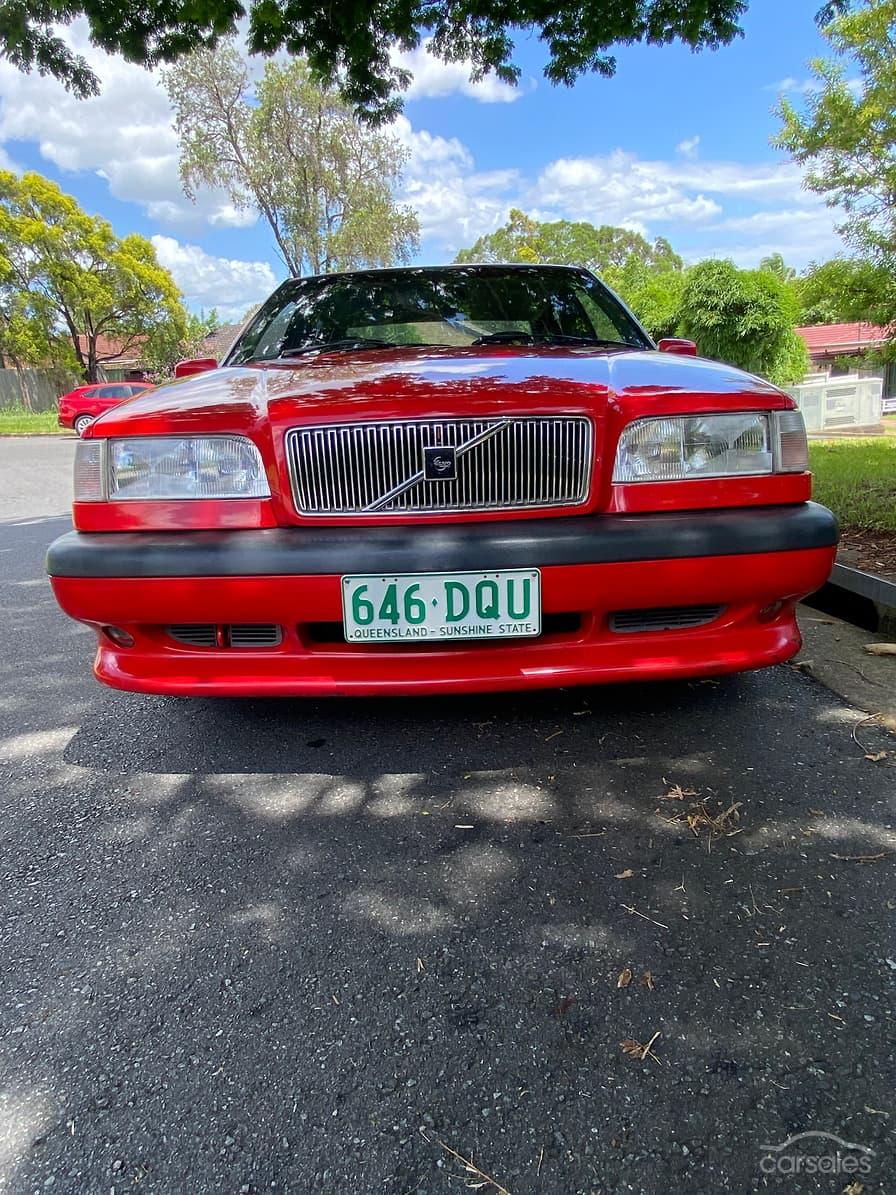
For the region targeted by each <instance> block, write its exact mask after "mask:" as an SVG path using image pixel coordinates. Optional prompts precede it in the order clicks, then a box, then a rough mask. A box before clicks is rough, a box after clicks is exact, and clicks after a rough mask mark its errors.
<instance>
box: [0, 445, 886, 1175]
mask: <svg viewBox="0 0 896 1195" xmlns="http://www.w3.org/2000/svg"><path fill="white" fill-rule="evenodd" d="M71 456H72V443H71V442H70V441H63V440H58V439H47V440H39V439H19V440H3V441H0V518H2V520H3V521H2V523H0V562H2V568H0V585H2V611H3V619H2V622H0V661H2V665H0V666H2V669H3V676H4V680H3V685H2V691H0V802H2V804H0V808H2V810H3V825H2V831H3V848H2V859H0V876H2V897H0V899H2V917H0V962H2V982H0V1186H2V1185H3V1183H4V1181H5V1185H6V1189H8V1190H10V1191H13V1192H31V1191H44V1190H46V1189H53V1190H54V1191H55V1192H77V1193H79V1195H82V1193H84V1192H91V1193H92V1192H102V1193H104V1195H108V1193H109V1192H115V1193H119V1192H125V1191H132V1190H139V1191H141V1192H174V1191H189V1192H191V1193H197V1192H198V1193H202V1192H213V1191H214V1192H217V1191H226V1192H262V1191H277V1192H284V1191H290V1192H298V1193H301V1195H304V1193H306V1192H328V1193H335V1192H348V1193H352V1195H355V1193H362V1195H366V1193H368V1192H369V1193H374V1192H385V1193H395V1195H399V1193H400V1195H405V1193H409V1192H427V1193H430V1192H431V1193H438V1192H443V1191H446V1192H450V1191H452V1190H453V1191H458V1190H463V1189H464V1187H463V1183H464V1173H465V1172H464V1166H463V1163H462V1162H461V1160H460V1159H459V1158H458V1157H457V1156H455V1154H456V1155H461V1157H462V1158H464V1159H468V1160H469V1159H471V1158H472V1159H473V1160H474V1162H475V1165H476V1166H477V1167H479V1168H480V1169H481V1171H482V1172H484V1174H485V1175H486V1176H489V1177H490V1178H491V1179H492V1180H494V1185H493V1186H491V1187H484V1188H481V1189H483V1190H486V1191H489V1190H491V1191H500V1190H505V1191H508V1192H512V1195H526V1193H535V1192H551V1193H554V1192H556V1193H558V1195H573V1193H577V1192H583V1193H589V1195H590V1193H597V1192H614V1193H615V1192H623V1191H626V1192H628V1191H633V1192H649V1193H653V1192H659V1191H663V1192H665V1191H669V1192H679V1191H681V1192H709V1191H712V1192H717V1191H732V1192H748V1191H754V1190H781V1191H786V1192H802V1191H832V1192H841V1191H843V1190H844V1188H847V1187H848V1185H849V1184H850V1183H858V1184H859V1186H856V1187H852V1188H849V1189H850V1190H853V1191H859V1190H860V1189H864V1191H866V1192H871V1191H883V1190H885V1189H890V1190H892V1185H891V1184H892V1177H893V1174H894V1172H896V1156H894V1153H896V1151H894V1129H896V1102H894V1098H893V1093H894V1090H896V1083H894V1056H896V1050H894V1028H893V1021H892V1014H893V992H894V981H896V934H894V907H896V886H894V882H893V878H894V859H896V856H894V855H893V854H892V853H889V854H888V852H893V851H894V850H896V832H894V810H893V805H894V798H896V783H894V780H896V768H894V766H893V760H894V757H893V754H892V752H893V741H892V739H888V738H887V737H886V735H885V733H884V732H883V731H882V730H878V729H876V728H875V727H873V726H871V725H868V724H866V725H862V726H859V727H858V729H856V734H857V736H858V738H859V740H861V742H862V744H863V745H862V747H860V746H858V744H857V742H856V741H855V740H854V738H853V730H854V729H855V728H856V724H857V722H858V720H859V718H860V715H858V714H856V713H855V712H854V711H851V710H850V709H848V708H846V707H845V706H844V705H843V704H842V702H841V700H840V699H839V698H836V697H835V696H834V695H833V694H832V693H830V692H828V691H827V690H826V689H824V688H822V687H821V686H820V685H818V684H817V683H816V682H815V681H814V680H812V679H811V677H809V676H807V675H804V674H803V673H802V672H800V671H797V670H795V669H793V668H791V667H789V666H784V667H779V668H776V669H773V670H770V671H766V672H762V673H755V674H750V675H746V676H743V677H739V678H733V679H730V680H725V681H712V682H701V683H691V684H686V683H681V684H665V685H651V686H630V687H618V688H612V689H589V690H579V691H574V690H570V691H566V692H558V693H546V694H537V695H530V696H522V697H521V696H512V697H488V698H476V699H450V700H449V699H441V700H433V701H421V700H415V701H406V700H389V701H386V700H379V701H368V702H362V701H344V700H340V701H331V702H321V701H250V700H244V701H243V700H241V701H237V700H232V701H210V700H203V701H187V700H169V699H164V698H152V697H142V696H130V695H127V694H124V693H114V692H112V691H109V690H105V689H101V688H100V687H99V686H97V685H96V684H95V683H94V682H93V680H92V679H91V676H90V656H91V643H92V636H91V635H90V633H89V632H87V631H86V630H85V629H83V628H80V627H78V626H76V625H74V624H73V623H70V622H69V621H67V620H66V619H65V618H64V617H63V616H62V615H61V614H60V613H59V612H58V611H57V609H56V607H55V604H54V602H53V599H52V596H51V594H50V591H49V588H48V586H47V583H46V580H45V578H44V575H43V553H44V550H45V547H46V545H47V543H48V542H49V541H50V540H51V539H52V538H53V537H54V536H56V535H57V534H59V533H60V532H62V531H63V530H64V529H65V528H66V527H67V525H68V518H67V515H66V513H65V512H66V507H67V502H68V492H69V469H70V463H71ZM866 750H867V751H868V753H874V752H875V751H879V750H888V751H890V752H891V755H890V756H889V758H887V759H884V760H882V761H880V762H877V763H874V762H872V761H870V760H867V759H865V758H864V756H865V754H866ZM675 786H679V787H678V788H677V789H676V787H675ZM686 790H694V792H693V794H690V793H688V792H687V791H686ZM668 793H672V794H673V795H672V796H671V797H666V796H665V794H668ZM676 796H678V797H680V799H676ZM701 810H702V812H701ZM689 813H690V816H691V825H689V824H688V820H687V818H688V815H689ZM726 814H727V816H725V815H726ZM704 815H708V817H709V819H710V820H711V822H712V823H713V824H708V823H707V820H706V818H705V817H704ZM657 1035H658V1036H657ZM624 1042H625V1043H628V1044H627V1046H626V1048H625V1049H624V1048H623V1046H622V1044H621V1043H624ZM650 1043H652V1045H651V1044H650ZM648 1045H650V1050H649V1052H645V1049H644V1047H647V1046H648ZM804 1132H816V1133H818V1132H823V1133H830V1134H836V1136H837V1137H839V1138H841V1139H842V1140H843V1141H845V1142H847V1143H849V1144H850V1145H852V1146H855V1147H859V1146H860V1147H864V1148H863V1149H862V1148H845V1147H843V1146H840V1147H839V1149H840V1157H839V1161H838V1160H837V1149H838V1146H837V1144H836V1142H832V1141H831V1140H829V1139H827V1138H823V1137H810V1138H802V1139H801V1140H800V1141H798V1142H796V1143H794V1144H792V1145H790V1146H786V1147H785V1148H784V1149H783V1150H780V1151H773V1150H770V1149H769V1148H764V1147H766V1146H772V1145H780V1144H781V1143H782V1142H785V1141H786V1140H787V1139H788V1138H789V1137H791V1136H793V1135H795V1134H799V1133H804ZM451 1151H455V1154H452V1152H451ZM867 1151H872V1152H867ZM825 1165H827V1167H828V1171H827V1172H825V1173H823V1174H822V1175H821V1176H819V1174H818V1173H814V1172H813V1171H817V1170H818V1169H819V1168H821V1169H822V1171H824V1166H825ZM831 1169H833V1171H834V1173H831ZM465 1177H466V1180H467V1181H469V1182H470V1183H471V1184H472V1183H474V1182H477V1181H478V1182H482V1181H484V1179H482V1178H477V1177H476V1176H475V1175H473V1174H471V1173H467V1174H466V1175H465Z"/></svg>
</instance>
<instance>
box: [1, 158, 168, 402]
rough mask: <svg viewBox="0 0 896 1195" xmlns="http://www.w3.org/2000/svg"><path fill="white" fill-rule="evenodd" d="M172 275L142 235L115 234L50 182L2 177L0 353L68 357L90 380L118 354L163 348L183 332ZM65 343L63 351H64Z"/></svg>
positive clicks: (34, 358) (37, 358) (19, 359)
mask: <svg viewBox="0 0 896 1195" xmlns="http://www.w3.org/2000/svg"><path fill="white" fill-rule="evenodd" d="M186 319H187V316H186V312H185V311H184V308H183V305H182V303H181V300H180V294H179V292H178V290H177V287H176V286H175V284H174V280H173V279H172V277H171V275H170V274H169V273H168V271H167V270H165V269H164V268H163V267H162V266H160V265H159V263H158V261H157V260H156V255H155V250H154V249H153V246H152V245H151V244H150V242H149V241H147V240H146V239H145V238H144V237H141V236H137V235H132V236H127V237H122V238H119V237H116V236H115V234H114V233H113V231H112V227H111V225H110V224H108V223H107V222H106V221H105V220H103V219H101V218H100V217H99V216H91V215H88V214H87V213H86V212H84V211H82V209H81V208H80V207H79V206H78V204H77V203H76V202H75V200H74V199H73V198H72V197H71V196H70V195H66V194H64V192H63V191H61V190H60V188H59V187H58V186H57V185H56V184H55V183H53V182H51V181H50V180H49V179H46V178H44V177H43V176H42V175H39V174H24V175H23V176H22V177H21V178H19V177H17V176H16V175H15V174H12V173H10V172H9V171H0V351H3V352H4V354H5V355H9V356H10V358H11V359H12V360H13V361H15V362H16V363H19V364H23V365H29V364H37V363H41V362H44V361H46V360H47V359H50V360H59V359H60V358H61V357H67V358H68V360H69V361H71V360H74V361H76V362H77V364H78V365H79V366H80V368H81V371H82V372H83V374H84V376H85V378H86V379H87V380H88V381H91V382H92V381H96V379H97V376H98V369H99V367H100V365H102V364H103V362H104V360H109V359H111V357H110V356H109V354H108V351H107V350H105V349H104V347H103V346H104V343H105V342H106V341H107V340H111V341H114V342H116V346H117V347H116V353H115V354H114V355H117V354H118V352H119V351H124V352H128V351H129V350H133V351H135V352H138V353H139V354H140V355H144V354H146V353H152V352H160V353H161V352H163V351H164V346H165V345H176V344H177V343H179V341H180V340H182V339H183V337H184V335H185V332H186ZM63 346H65V347H64V352H63V351H62V350H63Z"/></svg>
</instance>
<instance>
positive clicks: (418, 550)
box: [47, 502, 838, 578]
mask: <svg viewBox="0 0 896 1195" xmlns="http://www.w3.org/2000/svg"><path fill="white" fill-rule="evenodd" d="M837 537H838V527H837V520H836V519H835V517H834V515H833V514H832V513H831V512H830V511H829V510H828V509H827V508H826V507H824V506H820V505H819V504H818V503H815V502H804V503H799V504H796V505H793V506H753V507H737V508H731V509H725V510H709V511H706V510H701V511H680V512H678V511H676V512H662V513H645V514H612V515H579V516H575V517H571V518H558V519H526V520H516V521H514V522H512V523H510V522H502V523H497V522H496V523H482V522H476V523H446V524H444V525H440V524H425V525H420V526H414V525H407V524H403V525H401V526H396V527H363V528H362V527H344V528H343V527H338V528H333V527H326V528H318V527H305V526H303V527H291V528H285V527H278V528H271V529H265V530H233V531H190V532H180V531H167V532H166V531H159V532H155V531H153V532H147V531H141V532H79V531H70V532H68V533H67V534H66V535H63V536H61V537H60V538H59V539H57V540H56V541H55V542H54V543H53V544H51V545H50V548H49V551H48V553H47V572H48V573H49V575H50V576H52V577H85V578H103V577H133V578H140V577H241V576H245V577H266V576H269V577H275V576H316V575H317V576H326V575H332V574H340V573H355V574H357V573H378V572H382V571H383V570H384V569H386V570H388V571H389V572H390V573H421V572H434V571H437V572H447V571H453V570H458V569H467V570H480V569H481V570H483V571H492V570H495V569H505V568H528V567H533V566H539V567H546V566H550V565H573V564H624V563H631V562H635V561H641V560H682V559H695V558H701V557H715V556H741V555H750V554H754V553H769V552H771V553H774V552H792V551H799V550H802V549H810V548H827V547H833V546H834V545H835V544H836V543H837Z"/></svg>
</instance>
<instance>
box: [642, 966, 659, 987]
mask: <svg viewBox="0 0 896 1195" xmlns="http://www.w3.org/2000/svg"><path fill="white" fill-rule="evenodd" d="M641 986H642V987H645V988H647V990H648V992H652V991H653V989H654V988H655V987H656V984H655V983H654V982H653V976H652V975H651V973H650V972H649V971H645V972H644V974H643V975H642V976H641Z"/></svg>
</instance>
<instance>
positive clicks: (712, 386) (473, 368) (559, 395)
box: [74, 346, 810, 531]
mask: <svg viewBox="0 0 896 1195" xmlns="http://www.w3.org/2000/svg"><path fill="white" fill-rule="evenodd" d="M793 405H794V403H793V400H792V399H791V398H789V397H788V396H787V395H786V394H783V393H782V392H781V391H779V390H777V389H776V388H775V387H774V386H772V385H770V384H769V383H767V382H763V381H761V380H760V379H759V378H754V377H752V376H750V375H749V374H745V373H742V372H740V370H736V369H732V368H730V367H729V366H726V365H720V364H718V363H717V362H712V361H705V360H702V359H700V358H693V357H676V356H674V355H671V354H668V353H662V354H661V353H657V352H648V351H641V350H634V349H633V350H631V351H625V352H613V351H610V352H595V351H594V350H593V349H587V350H586V349H576V348H564V347H559V346H558V347H555V348H527V347H523V348H521V347H518V346H502V347H478V348H472V347H471V348H467V349H447V348H413V347H408V348H402V349H400V350H396V351H386V352H365V353H353V354H352V355H351V356H346V355H345V354H333V353H330V354H321V355H320V356H318V357H316V358H313V359H311V360H303V362H302V364H301V365H297V364H294V363H290V364H288V365H277V364H271V363H267V364H266V365H264V366H257V367H255V366H253V367H243V368H234V369H218V370H214V371H211V372H209V373H204V374H200V375H198V376H195V377H191V378H184V379H183V380H181V381H177V382H173V383H171V384H169V385H167V386H160V387H158V388H157V389H156V390H154V391H152V392H151V393H149V394H147V395H145V396H143V397H141V398H140V399H138V400H132V401H130V402H129V403H128V404H127V407H124V408H121V409H119V410H113V411H110V412H109V413H108V414H106V415H105V416H103V418H102V419H100V420H98V421H97V423H95V424H94V425H93V426H92V427H91V428H90V429H89V432H88V434H89V436H90V437H103V436H124V435H129V436H139V435H214V434H218V435H221V434H237V435H244V436H248V437H249V438H250V439H251V440H253V441H254V442H255V443H256V444H257V445H258V448H259V450H260V451H261V454H262V458H263V459H264V462H265V467H266V472H267V478H268V484H269V486H270V489H271V497H270V499H269V500H267V501H266V502H265V503H252V502H249V503H246V505H245V510H244V511H243V512H242V514H240V513H238V512H236V511H235V510H234V509H233V508H234V506H235V505H236V504H235V503H220V504H217V505H216V504H215V503H210V502H208V503H202V504H201V509H200V504H197V503H194V502H182V503H176V502H165V503H153V502H146V503H136V502H134V503H122V502H114V503H90V504H83V503H82V504H80V505H78V506H76V507H75V511H74V515H75V526H76V527H77V528H79V529H80V530H85V531H86V530H90V531H103V530H109V531H121V530H138V529H140V528H144V529H154V530H158V529H160V528H163V529H171V530H184V529H191V528H192V529H199V528H203V527H204V528H207V529H214V528H216V527H224V526H227V527H234V526H247V527H268V526H272V525H278V526H290V525H295V524H301V523H313V524H314V525H316V526H326V525H327V524H335V525H340V526H345V525H346V520H345V519H327V518H320V517H317V516H315V517H313V518H309V517H307V516H304V517H303V516H301V515H299V514H297V513H296V510H295V508H294V505H293V502H292V494H291V491H290V483H289V475H288V471H287V466H286V457H285V452H284V443H283V442H284V436H285V434H286V432H287V431H288V430H289V429H290V428H292V427H297V426H300V425H301V426H310V425H314V424H321V425H323V424H327V423H345V422H351V421H353V420H362V419H363V420H379V419H438V418H464V417H469V418H477V417H478V418H483V417H495V416H503V415H514V414H515V415H551V414H559V413H562V414H570V415H587V416H589V417H590V418H591V419H592V421H593V423H594V432H595V434H594V453H595V459H594V472H593V481H592V492H591V497H590V500H589V501H588V502H587V503H586V504H585V505H584V506H575V507H554V508H552V509H551V510H550V511H545V512H544V517H546V518H551V517H554V518H556V517H560V516H563V515H574V514H586V513H589V512H593V511H617V510H619V511H622V510H638V511H640V510H688V509H704V508H707V507H715V506H742V505H767V504H769V503H775V502H802V501H805V500H806V498H808V496H809V489H810V481H809V476H808V474H804V475H797V476H790V477H784V476H779V477H747V478H743V477H740V478H730V479H721V480H717V481H694V482H675V483H671V484H660V483H648V484H646V485H645V484H642V485H637V486H624V487H622V486H620V487H614V486H613V484H612V474H613V463H614V460H615V456H616V445H617V443H618V440H619V436H620V434H621V432H622V429H623V428H624V427H625V426H626V424H628V423H629V422H630V421H631V420H632V419H636V418H638V417H641V416H645V415H680V414H700V413H711V412H724V411H747V410H763V411H768V410H781V409H790V408H792V407H793ZM125 506H128V507H129V509H128V510H126V511H125V510H124V509H123V508H124V507H125ZM536 513H537V512H536ZM532 516H533V511H532V510H522V511H502V512H496V513H488V512H486V513H462V514H454V515H438V514H437V515H431V516H420V515H408V514H406V513H405V514H376V515H364V516H355V517H353V519H352V521H353V522H354V523H357V524H359V525H368V526H371V525H382V524H389V523H402V522H413V523H426V522H430V523H444V522H474V521H477V520H486V521H489V520H491V521H501V520H505V519H507V520H511V519H519V518H532Z"/></svg>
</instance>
